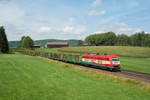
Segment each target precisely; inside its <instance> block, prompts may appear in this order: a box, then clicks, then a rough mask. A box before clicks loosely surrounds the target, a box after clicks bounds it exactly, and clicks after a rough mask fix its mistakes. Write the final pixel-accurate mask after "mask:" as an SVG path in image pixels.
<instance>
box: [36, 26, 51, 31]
mask: <svg viewBox="0 0 150 100" xmlns="http://www.w3.org/2000/svg"><path fill="white" fill-rule="evenodd" d="M51 30H52V28H51V27H47V26H42V27H40V28H39V30H38V32H41V33H42V32H51Z"/></svg>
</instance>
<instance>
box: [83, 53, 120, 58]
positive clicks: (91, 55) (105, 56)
mask: <svg viewBox="0 0 150 100" xmlns="http://www.w3.org/2000/svg"><path fill="white" fill-rule="evenodd" d="M83 56H85V57H86V56H87V57H97V58H99V57H104V58H110V57H111V58H113V57H114V58H118V56H116V55H114V54H112V55H100V54H99V55H97V54H83Z"/></svg>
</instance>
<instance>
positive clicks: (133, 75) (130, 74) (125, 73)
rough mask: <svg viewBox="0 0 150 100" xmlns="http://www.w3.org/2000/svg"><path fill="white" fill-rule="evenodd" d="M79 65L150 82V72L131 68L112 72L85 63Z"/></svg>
mask: <svg viewBox="0 0 150 100" xmlns="http://www.w3.org/2000/svg"><path fill="white" fill-rule="evenodd" d="M77 66H78V67H82V68H86V69H90V70H96V71H99V72H102V73H107V74H111V75H114V76H119V77H125V78H130V79H134V80H138V81H142V82H146V83H150V74H147V73H143V72H135V71H129V70H121V71H120V72H112V71H110V70H105V69H101V68H95V67H93V66H90V67H89V66H83V65H77Z"/></svg>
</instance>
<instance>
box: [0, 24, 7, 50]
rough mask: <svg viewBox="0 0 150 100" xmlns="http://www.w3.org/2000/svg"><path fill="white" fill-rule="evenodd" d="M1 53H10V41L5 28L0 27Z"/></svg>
mask: <svg viewBox="0 0 150 100" xmlns="http://www.w3.org/2000/svg"><path fill="white" fill-rule="evenodd" d="M0 52H1V53H8V52H9V45H8V40H7V36H6V34H5V29H4V27H3V26H1V27H0Z"/></svg>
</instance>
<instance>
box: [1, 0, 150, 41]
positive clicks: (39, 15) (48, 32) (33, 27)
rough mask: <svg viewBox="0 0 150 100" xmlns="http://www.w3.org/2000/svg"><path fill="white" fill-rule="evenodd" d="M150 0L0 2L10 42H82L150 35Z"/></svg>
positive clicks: (23, 0)
mask: <svg viewBox="0 0 150 100" xmlns="http://www.w3.org/2000/svg"><path fill="white" fill-rule="evenodd" d="M149 4H150V0H0V8H1V9H0V25H1V26H4V27H5V29H6V33H7V37H8V39H9V40H20V38H21V36H23V35H29V36H31V37H32V38H33V39H34V40H39V39H84V38H85V37H86V36H87V35H90V34H93V33H103V32H108V31H113V32H115V33H116V34H121V33H125V34H127V35H131V34H133V33H135V32H140V31H145V32H146V33H150V13H149V12H150V6H149Z"/></svg>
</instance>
